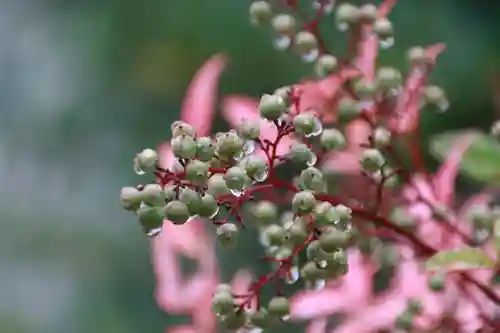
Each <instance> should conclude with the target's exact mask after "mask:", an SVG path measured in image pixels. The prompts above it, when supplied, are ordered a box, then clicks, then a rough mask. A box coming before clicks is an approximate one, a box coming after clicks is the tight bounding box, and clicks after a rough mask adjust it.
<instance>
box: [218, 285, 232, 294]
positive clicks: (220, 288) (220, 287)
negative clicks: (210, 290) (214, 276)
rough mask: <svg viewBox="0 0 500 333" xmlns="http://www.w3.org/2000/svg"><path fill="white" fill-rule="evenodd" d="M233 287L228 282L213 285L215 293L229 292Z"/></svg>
mask: <svg viewBox="0 0 500 333" xmlns="http://www.w3.org/2000/svg"><path fill="white" fill-rule="evenodd" d="M232 290H233V287H232V286H231V285H230V284H229V283H219V284H218V285H217V287H215V293H216V294H217V293H229V294H231V292H232Z"/></svg>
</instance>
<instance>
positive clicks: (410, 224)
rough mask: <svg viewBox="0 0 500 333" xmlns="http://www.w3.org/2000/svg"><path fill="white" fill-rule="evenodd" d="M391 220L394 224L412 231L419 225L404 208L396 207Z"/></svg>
mask: <svg viewBox="0 0 500 333" xmlns="http://www.w3.org/2000/svg"><path fill="white" fill-rule="evenodd" d="M391 220H392V221H394V223H395V224H396V225H397V226H399V227H401V228H404V229H409V230H412V229H414V228H415V227H416V225H417V220H416V219H415V218H414V217H412V216H411V215H410V214H408V213H407V212H406V210H405V209H404V208H402V207H396V208H395V209H394V211H393V212H392V213H391Z"/></svg>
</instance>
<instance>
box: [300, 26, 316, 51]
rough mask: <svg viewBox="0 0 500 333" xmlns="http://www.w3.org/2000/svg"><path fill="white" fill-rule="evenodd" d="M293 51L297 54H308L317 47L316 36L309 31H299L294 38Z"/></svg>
mask: <svg viewBox="0 0 500 333" xmlns="http://www.w3.org/2000/svg"><path fill="white" fill-rule="evenodd" d="M294 42H295V49H296V50H297V52H298V53H299V54H308V53H310V52H311V51H313V50H316V49H317V47H318V41H317V40H316V36H314V34H313V33H311V32H309V31H300V32H299V33H297V34H296V35H295V38H294Z"/></svg>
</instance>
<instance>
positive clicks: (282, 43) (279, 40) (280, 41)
mask: <svg viewBox="0 0 500 333" xmlns="http://www.w3.org/2000/svg"><path fill="white" fill-rule="evenodd" d="M273 45H274V47H275V48H276V49H278V50H280V51H283V50H286V49H288V48H289V47H290V45H292V38H290V36H286V35H278V36H276V37H275V38H274V40H273Z"/></svg>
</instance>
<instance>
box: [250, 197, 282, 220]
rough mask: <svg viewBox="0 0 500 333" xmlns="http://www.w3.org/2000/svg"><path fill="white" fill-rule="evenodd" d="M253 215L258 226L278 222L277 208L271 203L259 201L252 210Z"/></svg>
mask: <svg viewBox="0 0 500 333" xmlns="http://www.w3.org/2000/svg"><path fill="white" fill-rule="evenodd" d="M253 215H254V217H255V220H256V222H257V223H258V224H261V225H268V224H271V223H275V222H276V221H277V220H278V208H277V207H276V205H275V204H274V203H272V202H271V201H266V200H263V201H259V202H258V203H257V204H256V205H255V207H254V208H253Z"/></svg>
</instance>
